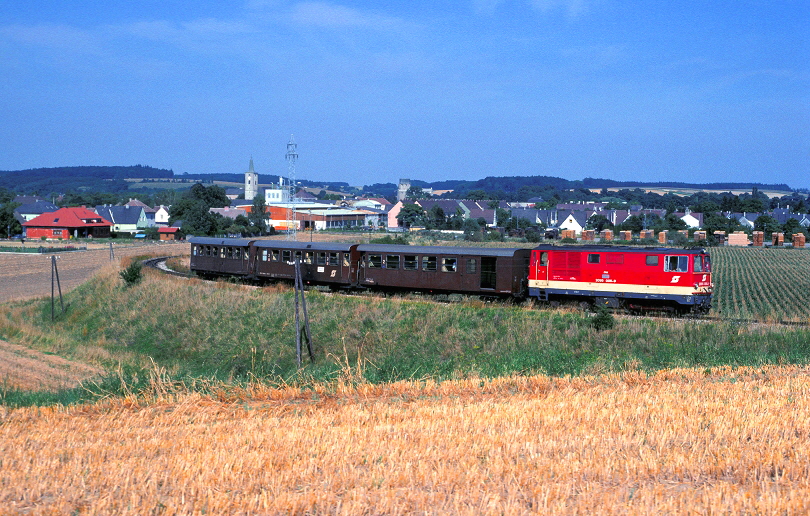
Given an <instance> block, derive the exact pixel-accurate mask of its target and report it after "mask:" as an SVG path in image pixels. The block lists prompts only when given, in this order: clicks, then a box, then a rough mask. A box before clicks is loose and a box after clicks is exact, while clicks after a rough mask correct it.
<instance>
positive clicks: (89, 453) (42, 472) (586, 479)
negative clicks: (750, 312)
mask: <svg viewBox="0 0 810 516" xmlns="http://www.w3.org/2000/svg"><path fill="white" fill-rule="evenodd" d="M808 372H810V371H808V369H807V368H805V367H763V368H739V369H736V370H733V369H731V368H720V369H714V370H712V371H695V370H669V371H664V372H660V373H657V374H654V375H651V376H647V375H645V374H644V373H638V372H633V373H624V374H619V375H603V376H600V377H580V378H573V379H572V378H562V379H561V378H549V377H545V376H535V377H529V378H526V377H513V378H501V379H494V380H480V379H466V380H457V381H451V382H444V383H441V384H434V383H430V382H410V383H409V382H402V383H396V384H389V385H387V386H370V385H361V386H358V387H345V386H344V387H341V388H338V389H337V390H333V391H329V390H327V389H322V390H318V389H316V390H306V391H302V390H299V389H293V388H288V389H268V388H266V387H263V386H261V385H254V386H253V387H248V388H246V389H244V390H241V391H238V390H231V391H230V392H225V391H223V392H222V393H220V394H219V395H218V396H209V397H203V396H200V395H197V394H179V395H170V394H166V392H165V391H164V390H163V388H162V387H160V386H159V385H157V386H156V388H155V393H156V396H155V397H154V398H153V399H151V400H148V401H145V400H140V401H138V400H134V399H116V400H108V401H103V402H100V403H98V404H95V405H85V406H81V407H72V408H27V409H18V410H13V411H8V410H6V411H4V412H3V413H0V414H1V415H2V417H0V454H2V455H1V456H2V461H0V478H2V482H1V483H0V486H1V487H0V504H2V506H3V507H5V508H6V510H8V511H12V512H20V513H23V512H24V513H32V514H53V513H56V514H71V513H73V514H77V513H78V514H203V513H207V514H208V513H214V514H325V513H328V514H531V513H536V514H562V513H564V514H803V513H806V512H807V510H809V509H810V495H809V493H810V491H808V487H810V486H809V485H808V484H809V483H810V463H808V461H807V460H806V457H807V456H808V454H809V453H810V449H808V446H810V445H808V443H809V442H810V440H808V437H810V434H809V432H810V428H809V427H808V423H807V422H808V421H810V404H808V403H807V396H808V392H810V377H808Z"/></svg>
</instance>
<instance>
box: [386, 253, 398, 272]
mask: <svg viewBox="0 0 810 516" xmlns="http://www.w3.org/2000/svg"><path fill="white" fill-rule="evenodd" d="M385 268H386V269H399V255H398V254H389V255H388V256H386V257H385Z"/></svg>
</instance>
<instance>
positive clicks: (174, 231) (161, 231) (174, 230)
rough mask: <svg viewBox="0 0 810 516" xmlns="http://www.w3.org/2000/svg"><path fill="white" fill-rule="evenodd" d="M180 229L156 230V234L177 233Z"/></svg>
mask: <svg viewBox="0 0 810 516" xmlns="http://www.w3.org/2000/svg"><path fill="white" fill-rule="evenodd" d="M178 231H180V228H158V233H177V232H178Z"/></svg>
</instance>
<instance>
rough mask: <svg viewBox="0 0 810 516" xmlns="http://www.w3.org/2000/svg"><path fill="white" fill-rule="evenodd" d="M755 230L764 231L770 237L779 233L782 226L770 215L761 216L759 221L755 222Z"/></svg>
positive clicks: (758, 218)
mask: <svg viewBox="0 0 810 516" xmlns="http://www.w3.org/2000/svg"><path fill="white" fill-rule="evenodd" d="M754 230H755V231H762V232H764V233H765V234H766V235H768V236H770V235H771V233H778V232H779V231H781V230H782V225H781V224H779V221H778V220H776V219H775V218H773V217H771V216H770V215H760V216H759V217H757V220H755V221H754Z"/></svg>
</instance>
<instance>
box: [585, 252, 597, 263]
mask: <svg viewBox="0 0 810 516" xmlns="http://www.w3.org/2000/svg"><path fill="white" fill-rule="evenodd" d="M588 263H599V255H598V254H589V255H588Z"/></svg>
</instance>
